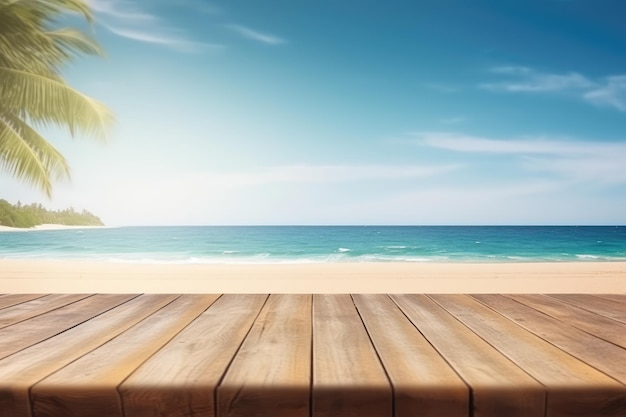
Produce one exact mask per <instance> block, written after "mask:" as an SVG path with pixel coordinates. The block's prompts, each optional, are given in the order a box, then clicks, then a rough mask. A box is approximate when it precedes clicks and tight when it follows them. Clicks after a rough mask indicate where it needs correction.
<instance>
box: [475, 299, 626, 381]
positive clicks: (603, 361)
mask: <svg viewBox="0 0 626 417" xmlns="http://www.w3.org/2000/svg"><path fill="white" fill-rule="evenodd" d="M474 298H476V299H478V300H479V301H481V302H482V303H483V304H485V305H486V306H488V307H490V308H492V309H494V310H496V311H497V312H499V313H500V314H502V315H504V316H505V317H507V318H508V319H510V320H512V321H514V322H516V323H517V324H518V325H519V326H521V327H523V328H524V329H526V330H528V331H530V332H531V333H533V334H535V335H537V336H539V337H541V338H542V339H543V340H545V341H547V342H549V343H551V344H553V345H554V346H556V347H558V348H559V349H561V350H563V351H564V352H567V353H569V354H570V355H572V356H574V357H576V358H578V359H580V360H581V361H583V362H585V363H587V364H589V365H591V366H592V367H594V368H596V369H598V370H600V371H602V372H604V373H605V374H607V375H611V376H612V377H613V378H615V379H617V380H618V381H620V382H621V383H622V384H625V383H626V360H624V359H626V350H625V349H623V348H621V347H619V346H616V345H614V344H613V343H609V342H607V341H606V340H603V339H600V338H598V337H596V336H593V335H591V334H589V333H587V332H584V331H582V330H579V329H577V328H576V327H573V326H571V325H570V324H569V323H567V322H564V321H561V320H557V319H555V318H553V317H550V316H546V315H545V314H543V313H541V312H539V311H537V310H535V309H533V308H531V307H528V306H526V305H524V304H521V303H518V302H517V301H515V300H512V299H511V298H507V297H504V296H501V295H476V296H474Z"/></svg>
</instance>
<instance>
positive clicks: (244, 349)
mask: <svg viewBox="0 0 626 417" xmlns="http://www.w3.org/2000/svg"><path fill="white" fill-rule="evenodd" d="M310 360H311V296H310V295H297V294H293V295H282V294H280V295H277V294H273V295H270V297H269V299H268V301H267V303H266V304H265V306H264V307H263V309H262V310H261V313H260V315H259V317H258V318H257V319H256V321H255V322H254V325H253V326H252V329H251V330H250V333H249V334H248V336H247V337H246V339H245V340H244V342H243V344H242V346H241V348H240V349H239V351H238V353H237V355H236V356H235V358H234V360H233V362H232V364H231V366H230V368H229V369H228V371H227V372H226V375H225V376H224V379H223V381H222V382H221V384H220V385H219V386H218V388H217V401H218V409H217V415H218V416H219V417H249V416H255V417H265V416H267V417H308V416H309V400H310V379H311V361H310Z"/></svg>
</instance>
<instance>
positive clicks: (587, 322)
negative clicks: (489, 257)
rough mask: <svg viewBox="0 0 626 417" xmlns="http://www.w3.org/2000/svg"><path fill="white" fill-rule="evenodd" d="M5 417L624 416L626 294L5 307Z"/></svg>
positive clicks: (238, 297)
mask: <svg viewBox="0 0 626 417" xmlns="http://www.w3.org/2000/svg"><path fill="white" fill-rule="evenodd" d="M0 416H2V417H30V416H36V417H44V416H45V417H52V416H54V417H58V416H72V417H73V416H76V417H78V416H81V417H84V416H90V417H91V416H93V417H99V416H103V417H104V416H106V417H115V416H119V417H123V416H125V417H144V416H151V417H157V416H168V417H191V416H203V417H204V416H206V417H209V416H219V417H252V416H254V417H261V416H268V417H270V416H271V417H283V416H284V417H305V416H306V417H331V416H333V417H347V416H351V417H352V416H354V417H356V416H358V417H392V416H396V417H409V416H410V417H417V416H419V417H462V416H463V417H469V416H476V417H518V416H519V417H534V416H542V417H560V416H563V417H565V416H572V417H573V416H577V417H581V416H588V417H603V416H626V295H623V294H622V295H619V294H618V295H608V294H607V295H580V294H579V295H574V294H562V295H557V294H552V295H537V294H528V295H462V294H459V295H424V294H397V295H385V294H368V295H363V294H353V295H350V294H336V295H330V294H325V295H320V294H315V295H310V294H309V295H307V294H301V295H293V294H292V295H281V294H272V295H263V294H255V295H245V294H224V295H219V294H216V295H198V294H196V295H191V294H184V295H177V294H170V295H167V294H162V295H161V294H151V295H148V294H144V295H136V294H132V295H131V294H128V295H120V294H83V295H76V294H50V295H42V294H5V295H0Z"/></svg>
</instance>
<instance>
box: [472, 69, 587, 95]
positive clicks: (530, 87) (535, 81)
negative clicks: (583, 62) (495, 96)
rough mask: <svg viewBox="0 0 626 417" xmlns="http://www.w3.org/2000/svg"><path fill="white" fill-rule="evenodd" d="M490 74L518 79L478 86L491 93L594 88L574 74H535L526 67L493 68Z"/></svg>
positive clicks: (583, 78)
mask: <svg viewBox="0 0 626 417" xmlns="http://www.w3.org/2000/svg"><path fill="white" fill-rule="evenodd" d="M491 72H493V73H495V74H503V75H511V76H516V77H518V80H516V81H499V82H496V83H485V84H481V85H480V86H481V87H482V88H485V89H487V90H492V91H508V92H528V93H540V92H556V91H571V90H580V89H583V90H585V89H589V88H591V87H594V86H595V83H593V82H592V81H590V80H589V79H587V78H586V77H584V76H583V75H581V74H578V73H575V72H570V73H566V74H550V73H541V72H537V71H534V70H532V69H530V68H527V67H495V68H492V69H491Z"/></svg>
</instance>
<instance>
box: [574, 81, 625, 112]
mask: <svg viewBox="0 0 626 417" xmlns="http://www.w3.org/2000/svg"><path fill="white" fill-rule="evenodd" d="M584 98H585V99H586V100H588V101H590V102H591V103H593V104H596V105H598V106H608V107H614V108H616V109H618V110H621V111H626V75H616V76H612V77H607V78H606V79H605V83H604V85H602V86H600V87H598V88H595V89H592V90H591V91H589V92H587V93H586V94H585V95H584Z"/></svg>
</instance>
